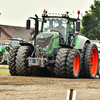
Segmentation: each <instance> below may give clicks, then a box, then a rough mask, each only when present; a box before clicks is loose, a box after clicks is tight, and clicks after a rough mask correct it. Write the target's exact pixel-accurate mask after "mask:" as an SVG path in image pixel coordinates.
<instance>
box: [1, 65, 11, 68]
mask: <svg viewBox="0 0 100 100" xmlns="http://www.w3.org/2000/svg"><path fill="white" fill-rule="evenodd" d="M0 67H7V68H8V67H9V66H8V65H0Z"/></svg>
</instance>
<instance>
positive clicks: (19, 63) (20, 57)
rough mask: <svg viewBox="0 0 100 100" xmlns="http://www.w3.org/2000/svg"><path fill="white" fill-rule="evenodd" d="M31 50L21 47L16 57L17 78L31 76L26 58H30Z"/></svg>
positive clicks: (27, 47) (30, 68)
mask: <svg viewBox="0 0 100 100" xmlns="http://www.w3.org/2000/svg"><path fill="white" fill-rule="evenodd" d="M32 51H33V48H31V47H29V46H21V47H20V48H19V50H18V53H17V56H16V71H17V75H19V76H29V75H31V74H32V67H30V66H28V60H27V58H28V57H29V56H31V54H32Z"/></svg>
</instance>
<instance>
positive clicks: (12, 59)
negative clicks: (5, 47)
mask: <svg viewBox="0 0 100 100" xmlns="http://www.w3.org/2000/svg"><path fill="white" fill-rule="evenodd" d="M18 48H19V47H13V48H12V49H11V51H10V53H9V57H8V65H9V72H10V74H11V75H12V76H16V75H17V73H16V66H15V64H16V62H15V60H16V55H17V51H18Z"/></svg>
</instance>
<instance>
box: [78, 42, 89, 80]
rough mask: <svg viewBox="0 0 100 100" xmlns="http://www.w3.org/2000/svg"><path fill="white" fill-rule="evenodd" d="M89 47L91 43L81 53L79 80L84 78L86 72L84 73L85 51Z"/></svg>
mask: <svg viewBox="0 0 100 100" xmlns="http://www.w3.org/2000/svg"><path fill="white" fill-rule="evenodd" d="M88 45H89V43H86V44H85V45H84V47H83V49H82V51H81V52H80V59H81V65H80V66H81V67H80V73H79V78H84V72H83V62H84V55H85V51H86V48H87V46H88Z"/></svg>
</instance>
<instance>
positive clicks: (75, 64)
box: [73, 54, 79, 74]
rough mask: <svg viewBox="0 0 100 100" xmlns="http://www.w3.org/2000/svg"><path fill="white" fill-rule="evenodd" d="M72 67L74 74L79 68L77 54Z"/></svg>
mask: <svg viewBox="0 0 100 100" xmlns="http://www.w3.org/2000/svg"><path fill="white" fill-rule="evenodd" d="M73 69H74V74H77V73H78V70H79V55H78V54H76V55H75V58H74V66H73Z"/></svg>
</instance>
